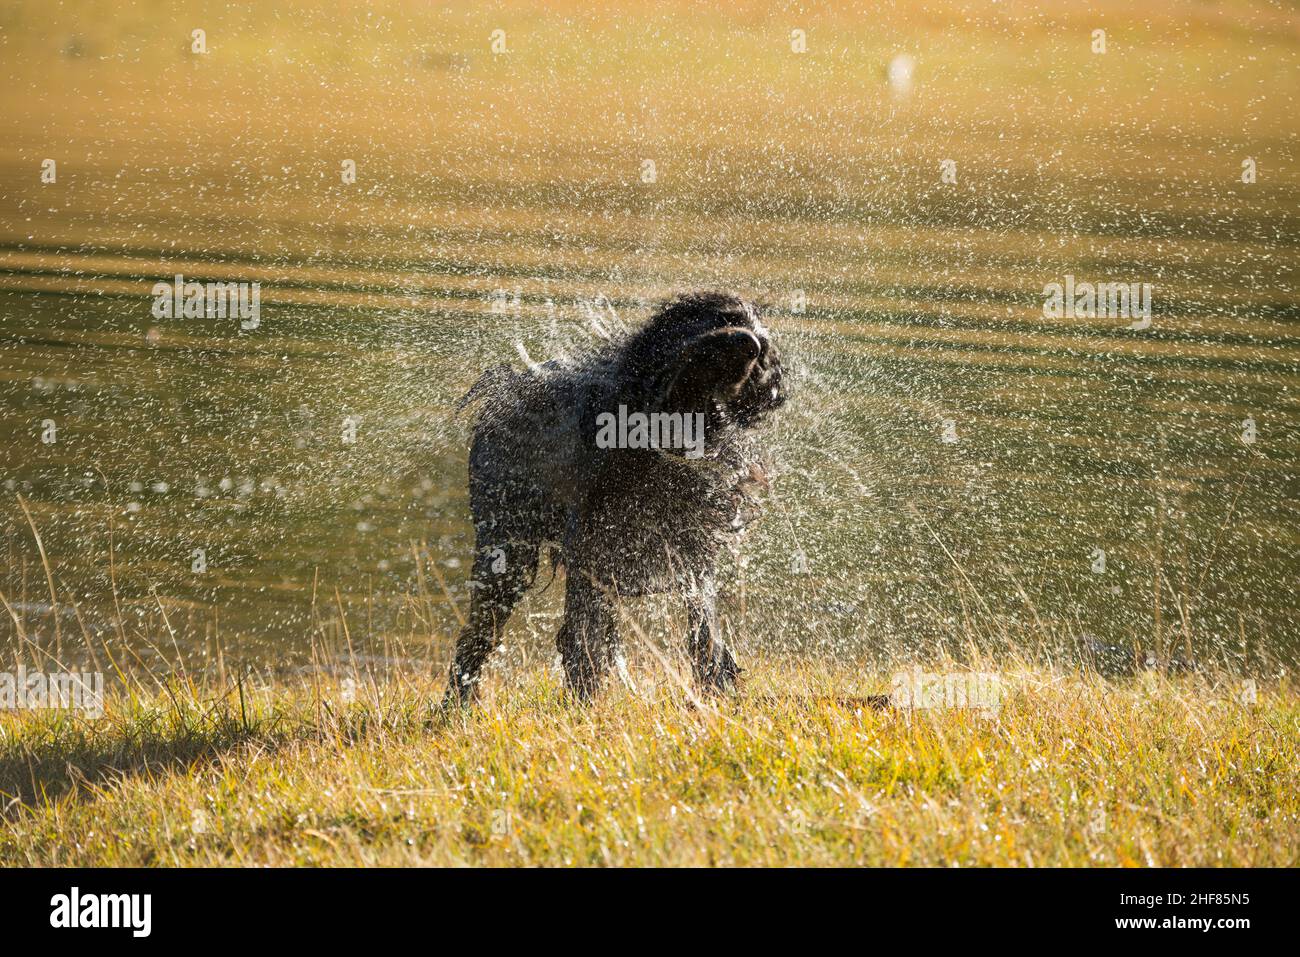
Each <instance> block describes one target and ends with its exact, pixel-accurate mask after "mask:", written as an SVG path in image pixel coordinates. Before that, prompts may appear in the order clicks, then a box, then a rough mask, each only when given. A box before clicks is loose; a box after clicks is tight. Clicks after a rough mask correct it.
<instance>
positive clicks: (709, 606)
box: [686, 577, 741, 692]
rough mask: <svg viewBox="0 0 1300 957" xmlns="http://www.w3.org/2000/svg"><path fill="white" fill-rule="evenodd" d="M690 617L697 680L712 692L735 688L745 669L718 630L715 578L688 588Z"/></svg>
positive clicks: (689, 649) (689, 637)
mask: <svg viewBox="0 0 1300 957" xmlns="http://www.w3.org/2000/svg"><path fill="white" fill-rule="evenodd" d="M686 617H687V628H688V634H687V638H686V640H687V649H686V650H687V654H689V655H690V659H691V667H692V669H693V670H694V672H695V680H696V681H698V682H699V683H700V685H701V686H702V687H703V688H705V689H707V690H709V691H722V692H730V691H734V690H735V688H736V679H737V678H738V677H739V675H740V671H741V668H740V666H739V665H738V664H736V659H735V656H734V655H732V653H731V649H730V648H728V647H727V645H726V643H725V642H724V641H723V640H722V634H721V632H720V631H719V630H718V612H717V589H716V588H715V586H714V584H713V579H712V577H706V578H704V579H703V580H702V581H700V582H699V583H697V584H695V585H693V586H692V587H691V588H690V589H689V590H688V591H687V593H686Z"/></svg>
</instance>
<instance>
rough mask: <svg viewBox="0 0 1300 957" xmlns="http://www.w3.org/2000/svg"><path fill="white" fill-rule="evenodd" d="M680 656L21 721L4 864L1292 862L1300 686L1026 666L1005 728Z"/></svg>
mask: <svg viewBox="0 0 1300 957" xmlns="http://www.w3.org/2000/svg"><path fill="white" fill-rule="evenodd" d="M675 675H676V672H675V670H674V669H673V668H671V667H669V668H666V669H665V668H662V667H661V668H657V669H655V670H653V671H650V672H647V673H644V674H638V675H637V676H636V679H635V683H636V690H632V689H631V688H627V687H622V686H617V687H612V688H610V689H608V690H607V691H606V693H605V694H604V695H603V696H602V697H601V698H600V699H599V700H598V701H597V702H596V703H595V704H593V705H590V706H585V707H578V706H573V705H571V704H569V703H567V702H566V701H565V700H564V698H563V696H562V695H561V694H560V693H559V689H558V686H557V685H556V683H555V681H554V680H553V678H552V677H550V676H549V675H548V674H547V673H546V672H544V671H537V670H532V671H525V672H521V673H519V674H518V675H517V676H515V677H514V678H512V679H508V684H507V685H505V686H502V687H499V688H497V689H496V691H495V693H493V692H491V691H489V694H488V695H487V699H486V700H485V702H484V704H483V706H482V707H481V708H480V709H478V710H475V711H472V712H469V713H466V714H463V715H461V714H457V715H454V716H452V717H451V718H450V719H444V718H442V717H441V716H439V715H438V714H437V713H436V712H435V711H433V710H432V709H431V703H432V702H436V701H437V700H438V697H439V695H440V692H441V684H440V682H436V681H433V682H431V681H430V680H428V679H427V678H424V677H412V676H398V677H393V678H390V679H388V680H385V681H382V682H375V681H373V680H370V679H365V680H363V681H361V682H360V683H359V684H357V685H356V686H355V699H354V700H348V699H349V698H351V695H350V694H349V689H350V688H351V686H347V687H345V686H344V685H342V684H340V683H338V682H336V681H333V680H331V681H329V682H325V683H322V682H320V681H312V682H303V683H286V684H279V685H276V686H274V687H267V688H262V689H256V690H255V689H252V688H250V687H248V686H247V685H242V686H235V687H228V688H226V689H225V691H224V692H223V693H211V692H209V691H207V690H203V689H200V688H198V687H196V686H194V685H184V684H182V683H179V682H172V683H171V684H169V685H168V686H167V687H166V688H165V689H163V688H159V689H157V690H156V691H155V692H153V693H146V692H145V691H144V690H143V689H142V688H140V687H135V688H134V689H133V690H130V691H126V692H123V693H121V694H120V695H118V696H117V697H110V700H109V702H108V707H107V710H106V713H105V715H104V717H103V718H101V719H99V720H97V721H89V720H86V719H83V718H80V717H76V716H73V715H71V714H69V713H66V712H48V711H47V712H8V713H0V798H2V800H0V805H3V807H4V813H3V817H0V862H3V863H4V864H6V865H63V866H67V865H73V866H81V865H87V866H89V865H108V866H116V865H287V864H297V865H303V864H310V865H374V864H382V865H407V864H432V865H457V864H485V865H512V864H535V865H718V864H727V865H791V864H800V865H850V864H852V865H862V864H868V865H928V866H950V865H953V866H979V865H1040V866H1041V865H1053V866H1080V865H1124V866H1151V865H1159V866H1200V865H1250V866H1258V865H1270V866H1288V865H1291V866H1294V865H1295V864H1296V863H1297V857H1298V854H1297V848H1298V847H1300V755H1298V754H1297V742H1300V734H1298V733H1297V732H1300V696H1298V695H1297V693H1296V688H1295V686H1294V685H1293V684H1292V683H1290V682H1289V681H1288V682H1284V683H1280V684H1275V685H1272V686H1269V687H1264V688H1261V689H1260V693H1259V697H1258V701H1257V703H1255V704H1253V705H1250V704H1246V703H1243V702H1242V701H1241V700H1240V695H1239V692H1238V687H1239V685H1240V682H1239V681H1236V680H1234V679H1232V678H1231V677H1229V676H1227V675H1218V676H1215V675H1210V674H1205V673H1201V674H1197V675H1191V676H1179V677H1162V676H1158V675H1156V674H1147V675H1144V676H1143V677H1141V678H1138V679H1134V680H1132V681H1127V682H1120V683H1112V682H1108V681H1105V680H1102V679H1100V678H1098V677H1096V676H1092V675H1087V674H1080V673H1066V672H1057V671H1052V670H1045V669H1043V668H1041V667H1033V666H1028V665H1025V666H1018V667H1017V668H1016V670H1014V671H1006V672H1003V674H1002V678H1001V680H1002V682H1003V688H1004V693H1003V700H1002V704H1001V708H1000V711H999V712H998V713H997V714H996V716H994V717H981V716H979V715H978V714H977V713H975V712H973V711H968V710H961V709H946V710H924V711H906V710H884V711H877V710H873V709H871V708H869V707H864V706H863V705H864V703H865V701H864V699H863V698H860V697H846V696H845V695H844V693H843V690H844V689H854V690H855V691H859V690H861V691H880V690H883V689H884V688H886V687H888V684H889V677H888V675H886V674H874V675H873V674H870V673H863V672H859V671H856V670H848V669H845V668H844V667H843V666H842V665H841V666H840V667H839V668H838V669H837V668H831V667H828V666H820V665H818V666H814V665H808V664H797V663H793V662H789V661H786V662H782V661H776V660H772V661H765V662H760V663H757V664H756V665H755V666H754V667H753V668H752V669H751V673H750V680H749V681H748V683H747V685H746V687H745V689H744V691H743V692H742V694H741V696H740V697H738V698H736V699H734V700H726V701H723V702H720V703H718V704H713V703H709V702H700V701H698V700H697V699H695V698H694V696H693V695H692V694H691V693H689V691H687V690H686V687H685V686H684V685H682V684H680V683H679V682H678V681H677V679H676V677H675Z"/></svg>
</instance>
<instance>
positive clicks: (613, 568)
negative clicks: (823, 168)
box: [447, 292, 786, 702]
mask: <svg viewBox="0 0 1300 957" xmlns="http://www.w3.org/2000/svg"><path fill="white" fill-rule="evenodd" d="M785 399H786V394H785V386H784V383H783V380H782V370H781V360H780V357H779V355H778V352H777V348H776V344H775V343H774V342H773V341H772V338H771V334H770V333H769V332H768V331H767V330H766V329H765V328H764V327H763V326H762V324H761V322H760V320H759V314H758V310H757V308H756V307H755V306H753V305H752V304H751V303H748V302H746V301H744V300H742V299H740V298H739V297H737V296H734V295H730V294H727V293H711V292H710V293H692V294H689V295H684V296H680V297H678V298H676V299H674V300H672V301H670V302H668V303H667V304H665V305H664V306H663V307H662V308H660V309H659V311H658V312H656V313H655V315H654V316H653V317H652V318H651V319H650V320H649V322H647V323H646V324H645V325H644V326H642V327H641V328H639V329H637V330H635V331H633V332H631V333H630V334H626V335H623V336H621V337H619V338H617V339H616V340H615V341H613V342H610V343H609V344H608V345H606V346H604V347H603V348H599V349H597V350H594V351H593V352H591V353H590V354H588V355H586V356H585V357H583V358H581V359H579V360H576V361H570V362H564V363H560V362H550V363H546V364H545V365H541V366H536V367H534V368H532V369H529V370H525V371H515V370H512V369H511V368H510V367H508V366H497V367H495V368H493V369H489V370H488V371H487V372H486V373H484V374H483V376H482V377H481V378H480V379H479V381H478V382H477V383H476V384H475V386H474V387H473V388H472V389H471V390H470V391H469V393H468V394H467V395H466V396H465V398H464V399H462V402H461V404H462V406H464V405H469V404H475V403H476V404H477V412H478V414H477V418H476V421H475V424H474V431H473V439H472V442H471V446H470V455H469V498H470V508H471V511H472V512H473V517H474V528H475V558H474V572H473V583H472V585H471V589H472V601H471V607H470V613H469V620H468V622H467V623H466V625H465V627H464V629H463V630H462V631H461V634H460V637H459V639H458V641H457V644H456V652H455V658H454V660H453V662H452V665H451V673H450V682H449V687H448V691H447V701H448V702H456V701H460V702H466V701H469V700H471V699H472V697H473V695H474V692H475V690H476V687H477V683H478V679H479V676H480V672H481V669H482V667H483V664H484V662H485V660H486V659H487V657H488V655H489V654H490V653H491V652H492V650H493V649H494V648H496V647H497V646H498V645H499V644H500V639H501V631H502V629H503V628H504V626H505V623H506V620H507V618H508V617H509V615H510V612H511V610H512V609H513V608H514V606H515V604H516V602H517V601H518V600H519V598H520V597H521V596H522V595H523V593H524V592H525V591H526V590H527V589H528V588H529V586H530V585H531V584H532V583H533V580H534V578H535V576H536V573H537V566H538V559H539V553H540V551H541V549H542V548H543V547H546V546H549V547H550V548H551V549H552V555H553V557H554V559H555V560H556V561H557V562H558V563H561V564H563V565H564V566H565V570H566V582H567V583H566V589H565V610H564V623H563V625H562V627H561V628H560V631H559V634H558V636H557V638H556V642H557V644H558V646H559V651H560V655H561V658H562V660H563V663H564V671H565V676H566V682H567V685H568V687H569V689H570V690H571V691H572V692H574V693H575V694H577V695H578V696H580V697H587V696H589V695H591V694H593V693H594V692H595V691H596V690H597V688H598V687H599V685H600V682H601V679H602V677H603V676H604V675H605V674H606V673H607V672H608V670H609V669H610V668H611V666H613V665H614V664H615V662H616V660H617V658H618V656H619V637H618V632H617V627H616V617H615V600H616V598H617V597H618V596H635V595H649V594H658V593H663V592H667V591H676V592H678V593H679V594H681V595H683V597H684V598H685V601H686V604H687V609H688V617H689V647H688V649H687V653H688V654H689V656H690V659H691V661H692V663H693V667H694V671H695V675H696V677H697V679H698V680H699V681H700V682H701V683H702V684H703V685H704V686H705V687H706V688H710V689H717V690H727V689H730V688H732V687H733V686H734V684H735V680H736V676H737V674H738V672H739V670H740V669H739V667H738V666H737V665H736V661H735V658H734V656H733V655H732V652H731V650H730V649H729V648H727V646H726V645H725V644H724V643H723V641H722V638H721V636H720V635H719V633H718V628H717V622H716V614H715V609H714V603H715V582H714V571H715V566H716V561H717V556H718V552H719V549H720V548H721V547H722V546H723V545H724V544H725V542H726V540H727V538H728V536H730V535H732V534H734V533H735V532H736V531H738V530H739V528H740V527H741V526H742V525H743V524H744V520H745V518H746V516H747V515H752V513H753V506H754V499H753V496H752V493H753V490H754V487H755V486H756V485H761V484H764V482H765V477H764V473H763V466H762V463H761V460H760V455H761V450H760V447H759V444H758V442H757V441H756V438H757V437H756V434H755V427H756V426H758V425H759V424H760V422H761V421H762V420H763V418H764V417H765V416H766V414H767V413H769V412H771V411H772V410H774V409H776V408H777V407H778V406H780V405H781V404H782V403H783V402H784V401H785ZM620 404H622V405H625V406H627V409H628V411H629V412H636V411H640V412H645V413H650V412H655V411H662V412H682V413H694V412H700V413H703V414H704V415H705V420H704V421H705V427H704V436H705V443H706V445H705V448H706V452H705V455H704V457H703V458H702V459H696V460H692V459H689V458H687V457H686V456H685V455H684V454H683V453H682V451H680V450H667V449H664V450H655V449H621V448H612V449H601V448H598V447H597V445H596V434H597V416H598V415H599V414H600V413H602V412H612V413H616V412H617V410H618V407H619V405H620Z"/></svg>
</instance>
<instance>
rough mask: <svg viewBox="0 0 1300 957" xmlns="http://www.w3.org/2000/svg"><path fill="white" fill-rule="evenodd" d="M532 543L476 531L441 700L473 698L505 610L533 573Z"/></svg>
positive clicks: (497, 638)
mask: <svg viewBox="0 0 1300 957" xmlns="http://www.w3.org/2000/svg"><path fill="white" fill-rule="evenodd" d="M480 531H481V530H480ZM538 548H539V546H538V544H537V543H536V542H524V541H516V542H500V541H496V540H495V539H486V537H485V536H483V535H481V534H480V538H479V542H478V543H477V544H476V555H475V558H474V580H473V582H472V583H471V585H470V588H471V597H470V607H469V620H468V621H466V622H465V627H464V628H462V629H461V632H460V637H458V638H457V639H456V653H455V656H454V658H453V659H452V663H451V674H450V676H449V677H448V681H447V694H446V696H445V697H444V698H443V704H444V705H449V704H468V703H470V702H471V701H473V700H474V698H475V696H476V694H477V690H478V681H479V674H480V672H481V671H482V670H483V664H484V663H485V662H486V661H487V659H488V656H489V655H490V654H492V652H493V651H494V650H495V649H496V648H497V647H498V646H499V645H500V644H501V632H502V629H504V628H505V626H506V621H507V620H508V619H509V618H510V613H511V612H512V611H513V610H514V607H515V605H516V604H517V603H518V602H519V599H520V598H521V597H522V596H523V594H524V592H525V591H527V590H528V586H529V585H531V584H532V581H533V577H534V576H535V575H536V574H537V553H538Z"/></svg>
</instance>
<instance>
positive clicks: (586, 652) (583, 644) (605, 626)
mask: <svg viewBox="0 0 1300 957" xmlns="http://www.w3.org/2000/svg"><path fill="white" fill-rule="evenodd" d="M555 643H556V645H557V646H558V647H559V650H560V658H561V660H562V661H563V662H564V676H565V683H566V685H567V687H568V689H569V691H570V692H571V693H572V694H574V695H576V696H577V697H578V698H579V699H582V700H586V699H588V698H590V697H591V696H592V695H594V694H595V693H596V691H597V690H598V689H599V688H600V682H601V679H603V678H604V677H605V673H606V672H607V671H609V669H610V668H611V667H612V666H613V665H614V659H615V657H616V656H617V654H618V623H617V621H616V619H615V615H614V606H613V604H612V603H611V602H610V600H609V598H608V597H607V596H606V595H605V594H604V593H603V592H602V591H601V589H600V588H599V586H597V585H596V584H595V583H593V582H592V581H591V580H590V579H589V578H588V577H587V575H586V574H584V573H583V572H581V571H578V570H577V569H569V572H568V579H567V584H566V586H565V591H564V624H563V625H562V626H561V627H560V632H559V634H558V635H556V636H555Z"/></svg>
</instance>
